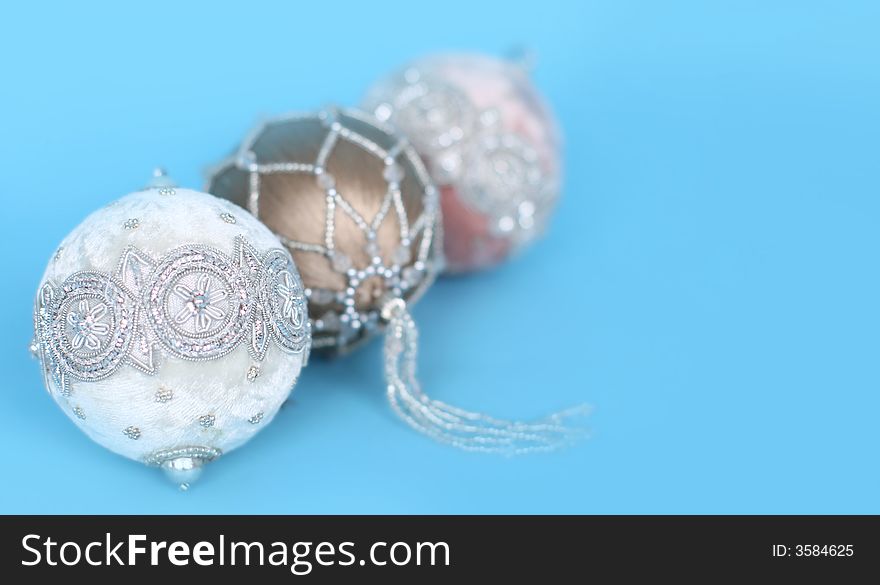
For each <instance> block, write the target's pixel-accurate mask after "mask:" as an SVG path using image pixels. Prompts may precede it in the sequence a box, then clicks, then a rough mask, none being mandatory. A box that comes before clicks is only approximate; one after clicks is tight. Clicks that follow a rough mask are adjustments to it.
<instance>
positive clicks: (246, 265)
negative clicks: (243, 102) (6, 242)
mask: <svg viewBox="0 0 880 585" xmlns="http://www.w3.org/2000/svg"><path fill="white" fill-rule="evenodd" d="M35 326H36V330H37V331H36V333H37V335H36V340H35V345H34V350H35V352H36V353H37V354H38V356H39V357H40V359H41V361H42V364H43V368H44V374H45V380H46V385H47V388H48V390H49V391H50V393H51V395H52V397H53V398H54V399H55V401H56V402H57V403H58V405H59V406H60V407H61V408H62V410H63V411H64V412H65V413H66V414H67V415H68V416H69V417H70V418H71V420H73V421H74V422H75V423H76V424H77V426H78V427H79V428H80V429H82V430H83V431H84V432H85V433H86V434H87V435H88V436H89V437H91V438H92V439H93V440H94V441H96V442H97V443H99V444H101V445H103V446H104V447H106V448H107V449H110V450H111V451H113V452H115V453H118V454H120V455H123V456H125V457H128V458H130V459H134V460H136V461H141V462H144V463H147V464H151V465H157V466H161V467H163V468H164V469H165V470H166V471H167V472H168V473H169V474H170V475H171V477H172V478H173V479H174V480H175V481H177V482H178V483H179V484H180V485H181V487H183V488H186V487H188V485H189V482H191V481H192V480H193V479H195V477H197V475H198V473H199V471H200V468H201V466H202V464H204V463H206V462H208V461H210V460H212V459H214V458H216V457H218V456H219V455H221V454H223V453H228V452H229V451H231V450H233V449H235V448H237V447H239V446H240V445H242V444H244V443H245V442H247V441H248V440H249V439H250V438H251V437H253V436H254V435H255V434H256V433H257V432H258V431H259V430H260V429H262V428H263V427H264V426H265V425H266V424H268V423H269V422H270V421H271V420H272V418H273V417H274V416H275V414H276V413H277V412H278V409H279V408H280V407H281V405H282V404H283V403H284V401H285V400H286V398H287V396H288V394H289V393H290V391H291V389H292V387H293V385H294V384H295V382H296V380H297V377H298V376H299V373H300V370H301V368H302V366H303V364H304V361H305V359H306V358H307V354H308V350H309V347H310V341H311V340H310V335H309V326H308V322H307V316H306V306H305V298H304V295H303V294H302V285H301V282H300V279H299V274H298V273H297V270H296V267H295V266H294V265H293V261H292V259H291V258H290V255H289V254H288V253H287V251H286V250H284V247H283V246H282V245H281V243H280V242H279V241H278V239H277V238H276V237H275V236H274V235H273V234H272V233H271V232H270V231H269V230H268V229H267V228H266V227H264V226H263V225H262V224H261V223H259V222H258V221H257V220H255V219H254V218H253V217H252V216H251V215H250V214H249V213H247V212H245V211H244V210H242V209H241V208H239V207H237V206H236V205H234V204H232V203H229V202H227V201H223V200H220V199H217V198H215V197H213V196H211V195H207V194H204V193H199V192H195V191H190V190H187V189H180V188H175V187H170V186H167V185H166V186H159V187H154V188H148V189H145V190H144V191H140V192H137V193H133V194H131V195H128V196H126V197H123V198H122V199H119V200H117V201H114V202H113V203H111V204H110V205H108V206H107V207H105V208H103V209H101V210H99V211H96V212H95V213H93V214H92V215H90V216H89V217H88V218H87V219H86V220H85V221H83V222H82V223H81V224H80V225H79V226H78V227H77V228H75V229H74V230H73V231H72V232H71V233H70V234H69V235H68V236H67V237H66V238H65V239H64V241H63V242H62V243H61V245H60V247H59V248H58V250H57V252H56V253H55V255H54V257H53V258H52V259H51V260H50V262H49V265H48V267H47V268H46V272H45V274H44V275H43V278H42V280H41V282H40V288H39V290H38V294H37V301H36V312H35Z"/></svg>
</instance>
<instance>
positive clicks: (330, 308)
mask: <svg viewBox="0 0 880 585" xmlns="http://www.w3.org/2000/svg"><path fill="white" fill-rule="evenodd" d="M315 123H319V124H320V127H322V129H323V132H324V134H323V135H322V136H321V141H320V144H319V145H318V149H317V156H315V158H314V159H312V160H290V161H261V160H259V159H258V157H257V155H256V154H255V152H254V150H253V149H254V146H255V145H256V143H257V142H259V140H260V139H261V137H262V135H263V133H264V132H266V131H269V130H271V129H272V128H273V127H274V126H276V125H287V124H303V126H304V127H312V126H314V125H315ZM365 128H368V130H366V132H367V133H369V132H374V133H376V135H377V136H381V137H382V138H381V140H383V141H386V142H387V144H385V145H384V146H383V145H380V144H379V143H377V142H376V141H375V140H373V139H371V138H369V137H368V136H367V135H365ZM374 138H375V137H374ZM341 143H348V144H351V145H355V146H357V147H358V148H361V149H363V150H365V151H367V152H369V153H370V154H371V155H373V156H375V157H376V159H378V161H380V162H381V165H382V166H381V168H382V178H383V179H384V180H385V182H386V184H387V190H386V193H385V196H384V198H383V200H382V203H381V205H380V208H379V210H378V212H376V214H375V215H374V216H373V217H365V216H363V215H361V214H360V213H359V212H358V210H357V209H355V207H354V206H353V205H352V204H351V203H350V202H349V201H348V200H347V199H346V198H345V194H344V193H342V192H341V190H340V189H339V188H337V184H336V180H335V178H334V177H333V175H332V174H331V173H330V172H329V171H328V170H327V169H328V166H330V167H332V162H333V156H334V153H335V149H336V148H337V146H338V145H339V144H341ZM405 166H406V168H405ZM227 173H230V174H235V175H238V176H243V177H244V178H245V183H246V184H247V185H248V192H247V207H248V210H249V211H250V212H251V213H252V214H253V215H254V216H255V217H258V218H259V217H260V184H261V181H262V177H263V176H266V175H274V174H294V175H310V176H312V177H314V180H315V182H316V183H317V185H318V186H319V187H320V188H321V191H323V195H324V208H325V214H324V218H323V219H324V226H323V228H324V229H323V237H322V238H321V243H320V244H319V243H314V242H304V241H297V240H292V239H288V238H284V237H283V236H281V237H280V238H281V241H282V242H283V243H284V244H285V245H286V246H287V247H288V249H289V250H290V251H291V252H297V253H306V254H316V255H320V256H322V257H324V258H325V259H326V261H327V262H328V263H329V265H330V267H331V268H332V269H333V271H334V272H336V273H338V274H339V275H341V276H342V277H343V278H344V279H345V280H344V282H345V284H344V286H343V287H342V288H341V289H340V290H329V289H318V288H315V289H305V290H303V289H301V288H298V284H299V283H298V281H297V279H291V278H290V276H291V275H293V273H292V272H289V271H288V272H289V273H288V274H285V269H284V268H283V264H284V262H283V261H282V259H281V257H280V256H279V257H278V262H277V265H276V262H275V261H274V260H275V259H273V258H272V254H271V253H270V254H268V255H267V260H266V270H267V276H268V277H269V278H270V279H271V280H272V282H270V283H269V285H268V286H266V287H263V288H262V290H264V291H269V290H271V291H274V290H277V291H280V294H279V295H278V296H274V297H267V298H264V299H263V307H264V309H265V311H266V314H265V316H264V320H265V321H266V322H267V327H268V328H270V329H272V331H273V332H274V333H275V335H276V338H277V339H279V340H282V339H283V340H287V342H288V343H289V344H291V347H299V346H301V344H302V340H301V338H300V336H299V333H298V332H299V331H301V325H302V323H303V322H305V320H306V317H307V314H306V313H303V312H300V311H298V310H297V307H298V306H299V303H298V299H299V298H301V297H302V298H306V299H308V300H309V307H310V309H311V311H312V313H311V319H312V321H311V324H312V327H313V334H314V338H313V340H312V346H313V347H315V348H332V349H334V350H340V349H347V348H350V347H351V346H353V345H354V344H356V343H358V342H360V341H362V340H364V339H366V338H367V337H368V336H369V334H370V333H371V332H372V331H374V330H376V329H378V328H380V327H382V322H381V320H380V319H379V311H378V309H377V308H375V307H369V306H368V307H365V308H358V306H357V303H356V297H357V294H358V290H359V288H360V287H362V286H371V285H372V284H373V283H375V284H377V286H378V288H379V289H381V291H382V294H385V295H388V296H391V297H395V298H405V299H407V300H414V299H415V298H417V297H418V296H419V295H420V294H421V293H422V292H424V290H425V289H426V288H427V286H428V285H430V283H431V282H432V281H433V278H434V276H435V275H436V273H437V271H438V270H439V267H440V264H441V263H442V258H441V254H442V252H441V251H442V248H443V245H442V241H441V230H440V229H439V226H440V217H439V209H438V208H439V197H438V193H437V190H436V188H435V187H434V185H433V183H432V181H431V178H430V176H429V175H428V172H427V169H425V167H424V165H423V164H422V162H421V159H420V158H419V156H418V154H417V153H416V151H415V150H414V149H413V147H412V145H411V144H409V142H407V141H406V140H405V139H402V138H400V137H397V136H396V135H395V134H394V133H393V131H392V129H391V128H390V127H388V126H385V125H382V124H378V123H377V121H376V120H375V119H374V118H372V117H371V116H369V115H366V114H362V113H360V112H357V111H352V110H340V111H336V110H330V111H322V112H319V113H316V114H291V115H286V116H281V117H278V118H275V119H273V120H270V121H268V122H266V123H265V124H264V125H262V126H260V127H258V128H256V129H255V130H254V131H253V132H252V133H251V134H250V135H249V137H248V138H247V139H246V140H245V141H244V143H243V144H242V145H241V147H240V148H239V151H238V152H237V153H236V154H235V155H234V156H233V157H231V158H230V159H228V160H226V161H224V162H223V163H221V164H220V165H219V166H218V167H217V168H216V169H214V171H213V172H212V173H211V174H210V175H209V178H208V184H209V187H208V191H209V192H211V193H215V194H218V195H221V196H229V195H233V194H232V193H228V192H226V193H224V191H228V188H227V187H223V186H222V184H220V183H222V180H223V176H224V175H226V174H227ZM407 173H409V175H411V176H407ZM218 181H219V182H220V183H218ZM405 181H413V182H414V184H415V185H416V187H417V190H418V192H417V195H418V196H420V197H421V203H422V204H423V209H422V211H421V213H419V214H418V216H415V217H410V215H409V214H408V213H407V208H406V204H405V202H404V196H403V191H402V185H403V184H404V182H405ZM342 215H344V216H346V218H345V220H346V221H351V222H353V223H354V225H355V226H356V227H357V228H358V230H359V231H360V233H361V235H362V236H363V238H362V239H363V241H364V243H365V244H364V252H365V253H366V257H367V258H368V259H369V260H368V261H367V262H366V263H365V264H363V265H355V264H356V263H355V261H354V260H353V259H352V258H350V257H349V256H348V255H347V254H345V253H343V252H342V251H341V250H339V249H337V242H336V236H335V234H336V225H337V222H338V221H340V218H339V216H342ZM413 215H414V214H413ZM385 222H394V223H395V224H396V227H397V230H398V234H399V239H400V246H399V247H398V249H396V250H394V251H393V253H392V254H390V258H389V259H385V258H383V256H382V254H381V251H380V250H379V245H378V243H377V232H378V231H379V229H380V228H381V227H382V226H383V225H384V223H385ZM258 338H259V339H261V337H259V336H258ZM281 343H283V342H281Z"/></svg>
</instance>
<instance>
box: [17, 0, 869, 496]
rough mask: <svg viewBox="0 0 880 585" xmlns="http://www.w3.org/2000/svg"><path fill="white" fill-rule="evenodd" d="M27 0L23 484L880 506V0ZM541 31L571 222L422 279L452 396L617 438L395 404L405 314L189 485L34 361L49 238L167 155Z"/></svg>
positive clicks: (539, 44) (186, 157)
mask: <svg viewBox="0 0 880 585" xmlns="http://www.w3.org/2000/svg"><path fill="white" fill-rule="evenodd" d="M344 4H346V3H337V4H336V5H334V9H333V10H330V9H329V8H327V7H323V8H322V7H319V6H318V3H312V5H307V4H306V3H296V5H295V6H294V3H286V2H280V1H279V2H274V3H273V2H240V3H226V4H222V5H221V3H217V2H211V3H208V2H205V3H201V4H198V3H185V4H184V3H180V2H174V3H172V2H168V3H165V2H151V3H150V6H149V7H142V8H138V7H132V6H127V5H119V4H118V3H112V4H111V3H107V4H106V5H91V6H90V5H89V4H88V3H76V5H75V6H74V5H60V3H59V6H55V7H51V8H50V7H46V6H44V5H42V4H39V5H35V4H33V3H30V4H28V3H13V4H7V5H6V6H4V7H3V8H2V9H0V21H2V22H3V23H4V24H5V27H4V33H3V35H0V55H2V57H0V63H2V79H3V91H2V93H0V130H2V138H3V140H2V142H0V160H2V163H0V164H2V169H3V182H2V187H0V192H2V202H3V209H4V210H5V213H4V217H5V219H6V221H5V227H4V230H3V235H2V237H3V246H4V249H5V254H4V255H3V257H4V262H5V267H4V274H5V275H6V282H5V286H4V294H5V297H4V298H5V307H6V311H7V317H8V319H7V320H6V324H7V326H6V329H5V333H4V335H3V336H2V338H0V344H2V345H0V355H2V359H3V363H2V366H3V367H2V372H3V376H4V381H3V392H2V394H0V445H2V451H0V453H2V459H3V465H4V481H3V482H0V511H2V512H5V513H28V512H31V513H53V512H54V513H172V512H188V513H416V512H421V513H449V512H458V513H480V512H484V513H502V512H506V513H712V512H714V513H746V512H751V513H795V512H800V513H878V512H880V506H878V495H877V494H878V488H880V485H878V483H880V481H878V480H880V472H878V468H880V466H878V462H877V447H878V444H880V441H878V433H880V425H878V423H877V418H878V412H880V359H878V358H880V302H878V299H880V268H878V252H880V236H878V225H880V180H878V166H880V165H878V163H880V108H878V104H880V36H878V35H877V24H878V22H880V4H877V3H871V2H864V3H858V2H840V3H826V2H806V1H801V2H772V3H771V2H757V1H746V2H737V3H705V2H684V1H679V2H663V3H657V2H581V1H579V2H574V1H573V2H549V1H544V2H535V3H529V4H525V3H523V4H521V5H512V4H511V3H508V2H504V3H502V2H496V3H488V2H487V3H475V2H460V1H446V2H443V3H439V4H437V3H435V4H432V5H424V4H419V3H415V2H409V3H402V2H401V3H390V4H389V3H385V4H382V5H380V4H377V3H349V5H344ZM518 44H525V45H527V46H530V47H532V48H533V49H534V50H535V52H536V53H537V55H538V59H539V61H538V68H537V70H536V72H535V80H536V83H537V84H538V85H539V87H540V88H541V89H542V91H543V92H544V93H545V94H546V96H547V98H548V100H549V101H550V103H551V104H552V105H553V106H554V108H555V110H556V112H557V114H558V117H559V119H560V123H561V125H562V128H563V130H564V132H565V136H566V146H567V150H566V165H567V169H568V173H567V180H566V187H565V192H564V198H563V200H562V202H561V205H560V208H559V210H558V211H559V212H558V214H557V216H556V218H555V221H554V222H553V225H552V228H551V230H550V232H549V233H548V235H547V236H546V237H545V238H544V239H543V240H542V241H541V242H540V243H538V244H537V245H535V246H534V247H532V248H530V249H529V250H528V251H527V252H526V253H524V254H523V255H522V256H520V257H518V258H516V259H515V260H514V261H511V262H509V263H508V264H506V265H504V266H502V267H499V268H497V269H495V270H492V271H488V272H485V273H482V274H478V275H474V276H468V277H460V278H452V279H443V280H441V281H440V282H438V283H437V285H436V286H435V287H434V288H433V289H432V290H431V291H429V293H428V294H427V295H426V296H425V298H424V299H423V300H422V301H421V303H420V304H419V305H418V306H417V307H416V311H415V314H416V318H417V320H418V322H419V324H420V326H421V331H422V352H421V361H420V374H421V377H422V379H423V381H424V384H425V386H426V390H427V391H428V392H429V393H430V394H432V395H433V396H434V397H436V398H439V399H441V400H445V401H449V402H451V403H453V404H456V405H460V406H462V407H466V408H470V409H476V410H483V411H486V412H491V413H493V414H496V415H499V416H507V417H520V418H521V417H527V416H531V415H539V414H542V413H546V412H549V411H553V410H556V409H558V408H560V407H563V406H567V405H569V404H573V403H576V402H581V401H587V402H589V403H591V404H592V405H594V407H595V408H596V411H595V414H594V415H593V417H592V420H591V426H592V429H593V432H594V436H593V438H592V439H591V440H589V441H587V442H585V443H583V444H581V445H579V446H577V447H575V448H572V449H568V450H566V451H562V452H558V453H554V454H549V455H541V456H529V457H524V458H512V459H506V458H493V457H488V456H481V455H477V454H469V453H462V452H459V451H456V450H454V449H451V448H448V447H445V446H442V445H438V444H435V443H433V442H431V441H430V440H428V439H426V438H424V437H422V436H420V435H417V434H415V433H413V432H412V431H411V430H409V428H408V427H406V426H405V425H404V424H403V423H401V422H399V421H398V420H397V419H396V418H395V417H394V416H393V415H392V413H391V412H390V410H389V409H388V408H387V406H386V404H385V400H384V395H383V389H384V388H383V382H382V379H381V367H380V362H381V359H380V358H381V356H380V350H381V347H380V344H379V343H376V342H373V343H372V344H371V345H368V346H367V347H365V348H364V349H361V350H360V351H359V352H357V353H355V354H353V355H350V356H348V357H346V358H344V359H340V360H337V361H333V362H324V361H321V360H313V362H312V364H311V365H310V366H309V368H308V369H307V370H305V371H304V373H303V376H302V379H301V381H300V383H299V385H298V386H297V389H296V391H295V393H294V398H293V401H292V402H291V403H289V404H288V405H287V406H286V407H285V408H284V409H283V410H282V412H281V413H280V414H279V416H278V417H277V419H276V421H275V422H274V424H272V425H271V426H270V427H269V428H267V429H266V431H264V432H263V433H261V434H260V435H258V436H257V437H256V439H255V440H254V441H252V442H251V443H250V444H249V445H247V446H246V447H244V448H242V449H240V450H238V451H236V452H234V453H231V454H229V455H228V456H227V457H225V458H224V459H223V460H222V461H221V462H220V463H218V464H216V465H212V466H211V467H210V468H209V469H208V472H207V473H206V474H205V477H204V478H203V480H202V481H201V482H200V483H199V484H198V485H197V486H196V487H195V489H194V490H192V491H191V492H189V493H187V494H180V493H178V492H176V491H175V490H174V489H173V488H172V487H171V486H169V485H167V484H166V483H165V480H164V479H163V478H162V477H161V474H159V473H157V472H156V471H155V470H151V469H147V468H145V467H142V466H139V465H137V464H135V463H132V462H129V461H126V460H124V459H122V458H120V457H118V456H115V455H113V454H111V453H109V452H107V451H104V450H103V449H102V448H100V447H98V446H97V445H95V444H93V443H91V442H90V441H89V440H88V439H87V438H86V437H85V436H84V435H82V434H81V433H80V432H79V431H78V430H77V429H76V428H75V427H74V425H72V424H71V423H69V422H68V421H67V420H66V418H65V417H64V415H63V414H62V413H61V412H60V411H59V410H58V409H57V408H56V407H55V406H54V405H53V404H52V402H51V399H50V398H49V397H48V396H47V395H46V393H45V392H44V391H43V390H42V387H41V379H40V375H39V373H38V369H37V365H36V363H35V362H33V361H32V360H30V359H29V358H28V354H27V349H26V348H27V344H28V342H29V340H30V337H31V304H32V298H33V294H34V291H35V288H36V285H37V283H38V281H39V279H40V275H41V273H42V270H43V267H44V266H45V264H46V262H47V261H48V259H49V257H50V255H51V254H52V252H53V251H54V249H55V247H56V246H57V244H58V242H59V241H60V240H61V239H62V238H63V237H64V235H65V234H66V233H67V232H68V231H69V230H70V229H72V228H73V227H74V226H75V225H76V224H77V223H79V222H80V221H81V220H82V219H83V218H84V217H85V216H86V215H87V214H88V213H89V212H90V211H92V210H93V209H95V208H97V207H99V206H101V205H104V204H106V203H107V202H109V201H110V200H112V199H114V198H116V197H118V196H121V195H123V194H125V193H127V192H130V191H132V190H135V189H137V188H139V187H141V186H142V185H143V184H144V182H145V181H146V179H147V177H148V174H149V172H150V170H151V169H152V168H153V167H154V166H156V165H157V164H161V165H164V166H166V167H167V168H169V169H170V171H171V172H172V174H173V175H174V176H175V177H176V179H177V180H178V182H179V183H180V184H182V185H184V186H192V187H200V186H201V185H202V184H203V174H202V173H203V170H204V168H206V167H207V166H208V165H210V164H211V163H213V162H215V161H217V160H218V159H219V158H220V157H221V156H223V155H224V154H226V153H227V152H228V151H229V150H230V149H231V148H232V147H233V146H234V145H235V144H236V143H237V142H238V141H239V140H240V139H241V137H242V135H243V134H244V132H245V131H246V130H247V129H248V128H249V127H250V126H251V125H252V124H253V123H254V122H255V120H256V119H258V118H259V117H260V116H261V115H270V114H276V113H280V112H285V111H288V110H299V109H314V108H317V107H319V106H321V105H323V104H325V103H327V102H331V101H332V102H336V103H340V104H344V105H353V104H356V103H357V102H358V101H359V99H360V97H361V94H362V92H363V91H364V90H365V89H366V87H367V86H368V85H369V84H370V83H371V82H372V81H373V80H374V79H375V78H376V77H378V76H379V75H382V74H383V73H385V72H386V71H388V70H389V69H391V68H393V67H396V66H398V65H400V64H401V63H402V62H404V61H406V60H408V59H410V58H412V57H415V56H419V55H423V54H427V53H431V52H436V51H440V50H448V49H455V50H474V51H483V52H488V53H492V54H503V53H504V52H505V51H507V50H508V49H509V48H510V47H511V46H514V45H518Z"/></svg>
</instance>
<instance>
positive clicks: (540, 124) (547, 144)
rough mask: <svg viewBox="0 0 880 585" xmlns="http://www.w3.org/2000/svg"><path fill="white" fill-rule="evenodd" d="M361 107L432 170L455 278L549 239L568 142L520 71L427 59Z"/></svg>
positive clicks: (451, 58) (456, 58) (376, 90)
mask: <svg viewBox="0 0 880 585" xmlns="http://www.w3.org/2000/svg"><path fill="white" fill-rule="evenodd" d="M363 107H364V109H366V110H367V111H369V112H372V113H373V114H374V115H375V116H376V117H377V118H378V119H379V120H380V121H383V122H389V123H391V124H392V125H393V126H394V127H396V128H397V129H398V130H399V131H400V132H401V133H402V134H403V135H405V136H407V137H408V138H409V139H410V140H411V141H412V143H413V145H414V146H415V148H416V150H417V151H418V153H419V154H420V155H421V157H422V158H423V159H424V161H425V163H426V164H427V167H428V169H429V171H430V173H431V176H432V178H433V179H434V181H435V182H436V184H437V185H438V187H439V189H440V192H441V203H442V207H443V218H444V219H443V221H444V230H445V234H446V238H445V251H446V259H447V269H448V270H449V271H452V272H461V271H467V270H474V269H479V268H483V267H487V266H490V265H493V264H496V263H498V262H500V261H501V260H503V259H505V258H506V257H508V256H509V255H510V254H511V253H512V252H513V251H515V250H516V249H518V248H521V247H522V246H524V245H525V244H527V243H529V242H531V241H532V240H534V239H535V238H536V237H537V236H538V235H539V234H540V233H541V232H542V231H543V230H544V228H545V226H546V224H547V221H548V218H549V216H550V214H551V212H552V210H553V207H554V205H555V203H556V199H557V197H558V193H559V183H560V174H561V169H560V167H561V162H560V158H561V155H560V144H559V143H560V141H559V137H558V132H557V128H556V123H555V121H554V120H553V116H552V114H551V113H550V110H549V109H548V108H547V106H546V105H545V104H544V101H543V100H542V99H541V96H540V95H539V94H538V92H537V90H536V89H535V87H534V85H533V84H532V83H531V81H530V80H529V77H528V73H527V71H526V68H525V67H523V65H522V64H521V63H518V62H514V61H505V60H501V59H495V58H492V57H488V56H483V55H440V56H434V57H428V58H425V59H421V60H419V61H416V62H414V63H412V64H410V65H408V66H406V67H404V68H403V69H402V70H400V71H399V72H396V73H394V74H392V75H390V76H388V77H387V78H385V79H382V80H380V81H379V82H378V83H376V84H375V85H374V86H373V87H372V89H370V90H369V91H368V93H367V96H366V98H365V100H364V103H363Z"/></svg>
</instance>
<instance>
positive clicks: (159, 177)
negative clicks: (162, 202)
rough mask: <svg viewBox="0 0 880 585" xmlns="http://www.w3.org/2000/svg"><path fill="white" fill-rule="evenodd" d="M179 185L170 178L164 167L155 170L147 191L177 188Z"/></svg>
mask: <svg viewBox="0 0 880 585" xmlns="http://www.w3.org/2000/svg"><path fill="white" fill-rule="evenodd" d="M176 186H177V183H176V182H174V180H173V179H172V178H171V177H169V176H168V172H167V171H166V170H165V169H164V168H162V167H156V168H154V169H153V173H152V176H151V177H150V181H149V182H148V183H147V189H161V188H162V187H176Z"/></svg>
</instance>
